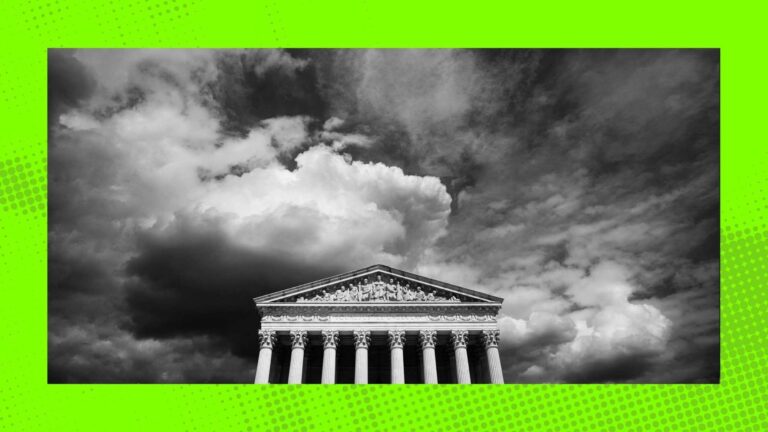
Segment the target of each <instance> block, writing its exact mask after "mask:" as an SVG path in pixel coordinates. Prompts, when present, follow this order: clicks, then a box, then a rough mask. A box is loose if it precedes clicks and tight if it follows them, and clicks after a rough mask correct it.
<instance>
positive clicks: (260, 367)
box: [254, 330, 277, 384]
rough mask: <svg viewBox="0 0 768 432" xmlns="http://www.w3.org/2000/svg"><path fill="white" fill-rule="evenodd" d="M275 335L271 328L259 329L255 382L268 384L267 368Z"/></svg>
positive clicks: (270, 359)
mask: <svg viewBox="0 0 768 432" xmlns="http://www.w3.org/2000/svg"><path fill="white" fill-rule="evenodd" d="M275 342H277V336H276V335H275V332H274V331H272V330H259V345H260V346H261V350H259V362H258V363H257V365H256V378H255V379H254V383H256V384H269V369H270V367H271V366H272V348H273V347H274V345H275Z"/></svg>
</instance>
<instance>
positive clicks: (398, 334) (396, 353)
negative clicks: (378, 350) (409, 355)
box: [388, 330, 405, 384]
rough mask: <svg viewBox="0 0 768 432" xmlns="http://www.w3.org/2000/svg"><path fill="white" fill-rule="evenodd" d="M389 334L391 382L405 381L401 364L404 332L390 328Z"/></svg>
mask: <svg viewBox="0 0 768 432" xmlns="http://www.w3.org/2000/svg"><path fill="white" fill-rule="evenodd" d="M388 336H389V353H390V360H391V365H392V370H391V377H390V378H391V380H392V384H404V383H405V367H404V366H403V345H405V332H404V331H401V330H392V331H390V332H389V334H388Z"/></svg>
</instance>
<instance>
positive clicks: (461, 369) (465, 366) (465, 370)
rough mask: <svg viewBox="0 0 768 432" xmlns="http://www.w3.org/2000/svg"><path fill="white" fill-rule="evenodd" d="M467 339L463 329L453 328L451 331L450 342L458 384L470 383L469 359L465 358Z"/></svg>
mask: <svg viewBox="0 0 768 432" xmlns="http://www.w3.org/2000/svg"><path fill="white" fill-rule="evenodd" d="M467 339H468V334H467V332H466V331H465V330H454V331H452V332H451V342H453V351H454V355H455V357H456V375H457V381H458V383H459V384H471V383H472V379H471V378H470V375H469V359H468V358H467Z"/></svg>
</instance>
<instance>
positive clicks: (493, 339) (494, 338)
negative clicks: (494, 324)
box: [483, 330, 499, 348]
mask: <svg viewBox="0 0 768 432" xmlns="http://www.w3.org/2000/svg"><path fill="white" fill-rule="evenodd" d="M483 345H485V348H490V347H497V348H498V346H499V331H498V330H483Z"/></svg>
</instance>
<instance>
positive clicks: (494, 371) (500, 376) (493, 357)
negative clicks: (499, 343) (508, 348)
mask: <svg viewBox="0 0 768 432" xmlns="http://www.w3.org/2000/svg"><path fill="white" fill-rule="evenodd" d="M485 353H486V355H487V357H488V370H489V371H490V372H491V384H504V373H503V371H502V369H501V358H499V348H498V347H489V348H486V350H485Z"/></svg>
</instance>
